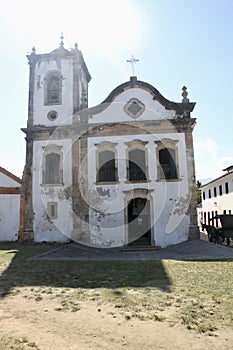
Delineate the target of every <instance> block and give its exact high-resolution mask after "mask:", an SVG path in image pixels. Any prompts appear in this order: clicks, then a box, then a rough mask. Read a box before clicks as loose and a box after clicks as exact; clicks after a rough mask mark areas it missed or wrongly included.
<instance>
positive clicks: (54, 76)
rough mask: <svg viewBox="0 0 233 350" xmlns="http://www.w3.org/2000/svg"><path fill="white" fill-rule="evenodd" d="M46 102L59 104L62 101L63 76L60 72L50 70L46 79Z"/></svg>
mask: <svg viewBox="0 0 233 350" xmlns="http://www.w3.org/2000/svg"><path fill="white" fill-rule="evenodd" d="M44 89H45V94H44V104H45V105H57V104H61V103H62V77H61V74H60V72H58V71H52V72H49V73H48V74H47V76H46V78H45V81H44Z"/></svg>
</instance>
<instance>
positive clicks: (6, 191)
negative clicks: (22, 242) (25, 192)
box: [0, 167, 22, 241]
mask: <svg viewBox="0 0 233 350" xmlns="http://www.w3.org/2000/svg"><path fill="white" fill-rule="evenodd" d="M21 187H22V180H21V179H19V178H18V177H17V176H15V175H13V174H12V173H10V172H9V171H7V170H6V169H4V168H2V167H0V241H16V240H17V239H18V234H19V229H20V198H21Z"/></svg>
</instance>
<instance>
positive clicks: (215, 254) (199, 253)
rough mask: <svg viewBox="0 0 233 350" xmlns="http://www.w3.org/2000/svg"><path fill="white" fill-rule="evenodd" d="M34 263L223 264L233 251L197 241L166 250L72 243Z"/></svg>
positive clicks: (44, 254)
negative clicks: (71, 261)
mask: <svg viewBox="0 0 233 350" xmlns="http://www.w3.org/2000/svg"><path fill="white" fill-rule="evenodd" d="M31 259H33V260H92V261H93V260H106V261H109V260H114V261H117V260H123V261H124V260H125V261H129V260H132V261H133V260H222V259H233V249H232V248H231V247H227V246H221V245H218V244H214V243H210V242H208V241H206V240H203V239H195V240H191V241H186V242H183V243H179V244H175V245H172V246H169V247H167V248H163V249H158V248H157V249H144V250H137V249H134V250H133V249H131V250H128V249H122V248H117V249H116V248H115V249H96V248H91V247H87V246H83V245H80V244H77V243H70V244H66V245H63V246H62V247H59V248H58V249H53V250H51V251H49V252H46V253H43V254H40V255H38V256H36V257H33V258H31Z"/></svg>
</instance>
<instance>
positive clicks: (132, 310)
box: [0, 243, 233, 350]
mask: <svg viewBox="0 0 233 350" xmlns="http://www.w3.org/2000/svg"><path fill="white" fill-rule="evenodd" d="M55 247H56V246H54V245H53V246H51V245H46V244H44V245H30V244H17V243H12V244H2V245H1V249H0V294H1V299H2V300H4V298H7V297H8V296H14V295H22V298H27V299H28V300H33V301H35V302H37V303H40V302H41V301H46V300H51V299H53V300H56V301H57V307H56V311H57V313H58V314H59V312H60V313H61V312H64V311H65V312H72V313H73V312H78V311H79V310H80V308H81V307H82V302H83V301H88V300H92V301H93V300H95V301H96V302H97V304H98V305H99V308H100V311H101V305H102V304H103V303H107V304H110V305H111V307H112V309H113V310H114V311H113V312H116V313H118V314H121V315H122V316H123V317H124V318H125V319H126V320H130V319H133V318H137V319H138V320H141V321H146V320H153V321H155V322H166V320H167V317H168V316H167V315H168V314H169V322H170V326H172V324H173V323H174V324H175V323H176V322H180V323H181V324H183V326H184V327H186V328H187V329H189V330H190V331H192V332H195V333H202V334H205V335H208V336H215V335H217V334H218V332H219V331H221V329H222V328H226V327H227V328H228V327H231V328H232V326H233V261H172V260H169V261H139V262H137V261H130V262H124V261H120V262H114V261H109V262H108V261H97V262H95V261H45V260H41V261H40V260H27V258H28V257H30V256H35V255H37V254H40V253H42V252H45V251H48V250H50V249H52V248H55ZM7 343H9V344H10V345H9V347H7V346H8V345H6V344H7ZM4 344H5V345H4ZM25 346H28V348H31V349H33V347H34V345H33V344H30V343H27V340H24V341H23V344H21V343H20V341H19V340H17V339H16V340H14V339H13V340H12V338H11V336H8V335H6V334H3V335H2V334H1V333H0V349H8V348H9V349H19V350H20V349H25V348H26V347H25ZM34 348H35V349H36V345H35V347H34Z"/></svg>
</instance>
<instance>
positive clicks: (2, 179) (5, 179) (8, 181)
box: [0, 172, 21, 188]
mask: <svg viewBox="0 0 233 350" xmlns="http://www.w3.org/2000/svg"><path fill="white" fill-rule="evenodd" d="M20 186H21V184H19V183H18V182H17V181H15V180H13V179H12V178H11V177H9V176H7V175H5V174H3V173H1V172H0V187H16V188H17V187H20Z"/></svg>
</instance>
